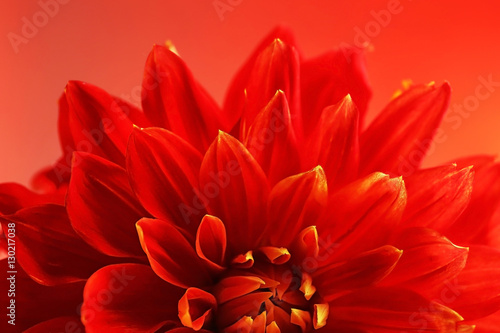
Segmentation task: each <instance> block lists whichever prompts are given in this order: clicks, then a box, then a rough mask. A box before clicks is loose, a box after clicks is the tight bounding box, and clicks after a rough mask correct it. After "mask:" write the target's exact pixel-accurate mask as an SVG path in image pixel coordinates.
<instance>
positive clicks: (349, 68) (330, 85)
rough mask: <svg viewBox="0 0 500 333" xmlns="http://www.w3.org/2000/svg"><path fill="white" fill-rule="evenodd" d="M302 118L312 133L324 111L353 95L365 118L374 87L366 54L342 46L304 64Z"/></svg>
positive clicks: (302, 69) (301, 71)
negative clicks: (366, 64)
mask: <svg viewBox="0 0 500 333" xmlns="http://www.w3.org/2000/svg"><path fill="white" fill-rule="evenodd" d="M300 75H301V87H300V88H301V91H302V112H303V114H302V118H303V121H304V128H305V132H306V133H307V134H312V132H311V131H312V130H313V129H314V127H315V126H316V124H317V122H318V120H319V118H320V115H321V113H322V112H323V109H324V108H325V107H327V106H330V105H333V104H336V103H337V102H339V101H340V100H342V98H343V97H344V96H345V95H347V94H350V95H351V96H352V99H353V101H354V104H356V106H357V108H358V110H359V112H360V114H361V119H362V118H363V116H364V115H365V113H366V111H367V108H368V101H369V100H370V97H371V94H372V92H371V88H370V85H369V84H368V78H367V74H366V68H365V57H364V51H363V50H360V49H357V48H354V47H341V48H339V49H337V50H334V51H331V52H328V53H325V54H323V55H320V56H319V57H316V58H313V59H310V60H307V61H304V62H303V63H302V64H301V70H300Z"/></svg>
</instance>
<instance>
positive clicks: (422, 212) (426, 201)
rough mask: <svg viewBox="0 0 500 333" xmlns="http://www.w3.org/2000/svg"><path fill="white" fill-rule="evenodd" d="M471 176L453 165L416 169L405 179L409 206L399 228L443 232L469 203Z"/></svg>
mask: <svg viewBox="0 0 500 333" xmlns="http://www.w3.org/2000/svg"><path fill="white" fill-rule="evenodd" d="M473 176H474V173H473V172H472V171H471V168H470V167H468V168H464V169H461V170H460V169H457V166H456V165H450V166H442V167H437V168H432V169H426V170H419V171H417V172H415V173H414V174H412V175H411V176H409V177H406V178H405V184H406V190H407V192H408V203H407V205H406V210H405V213H404V215H403V221H404V222H402V223H401V227H416V226H418V227H432V228H433V229H435V230H439V231H444V230H446V228H447V227H448V226H450V225H451V224H452V223H453V222H455V221H456V219H457V218H458V217H459V216H460V214H462V212H463V211H464V209H465V208H466V207H467V205H468V204H469V200H470V196H471V192H472V180H473V178H474V177H473Z"/></svg>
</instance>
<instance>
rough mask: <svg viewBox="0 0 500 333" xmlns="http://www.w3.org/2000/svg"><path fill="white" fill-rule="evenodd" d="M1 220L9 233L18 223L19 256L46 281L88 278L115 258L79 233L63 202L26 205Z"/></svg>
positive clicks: (31, 271) (34, 274)
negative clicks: (104, 253) (59, 203)
mask: <svg viewBox="0 0 500 333" xmlns="http://www.w3.org/2000/svg"><path fill="white" fill-rule="evenodd" d="M0 221H1V222H2V225H3V229H4V232H5V233H8V231H9V228H10V223H15V235H16V236H15V237H16V243H17V244H16V249H17V252H16V255H17V260H19V262H20V263H21V265H22V266H23V268H24V270H25V271H26V272H27V273H28V274H29V275H30V276H31V277H32V278H33V279H34V280H35V281H37V282H39V283H42V284H44V285H56V284H61V283H69V282H75V281H81V280H85V279H87V278H88V277H89V276H90V275H91V274H92V273H93V272H95V271H96V270H97V269H99V268H100V267H102V266H103V265H104V264H106V263H110V261H111V258H109V257H106V256H104V255H102V254H100V253H99V252H97V251H96V250H94V249H93V248H92V247H90V246H89V245H88V244H87V243H85V242H84V241H83V240H82V239H81V238H80V237H79V236H78V235H77V234H76V233H75V231H74V230H73V228H72V227H71V224H70V221H69V219H68V216H67V214H66V210H65V209H64V207H63V206H59V205H52V204H47V205H43V206H35V207H31V208H25V209H22V210H20V211H18V212H17V213H16V214H14V215H9V216H3V217H0Z"/></svg>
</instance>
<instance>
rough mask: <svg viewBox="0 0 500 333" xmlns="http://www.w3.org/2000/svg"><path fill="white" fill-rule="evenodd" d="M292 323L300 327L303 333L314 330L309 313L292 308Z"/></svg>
mask: <svg viewBox="0 0 500 333" xmlns="http://www.w3.org/2000/svg"><path fill="white" fill-rule="evenodd" d="M290 322H291V323H292V324H294V325H297V326H299V327H300V329H301V331H302V333H305V332H308V331H309V330H310V329H311V328H312V318H311V314H310V313H309V312H308V311H303V310H299V309H293V308H292V310H291V314H290Z"/></svg>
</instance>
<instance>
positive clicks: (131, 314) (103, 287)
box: [81, 264, 183, 333]
mask: <svg viewBox="0 0 500 333" xmlns="http://www.w3.org/2000/svg"><path fill="white" fill-rule="evenodd" d="M182 292H183V291H182V289H180V288H177V287H174V286H172V285H171V284H168V283H165V281H163V280H161V279H160V278H159V277H158V276H156V274H155V273H154V272H153V271H152V270H151V269H150V267H149V266H146V265H139V264H119V265H111V266H106V267H104V268H102V269H100V270H98V271H97V272H96V273H95V274H94V275H92V276H91V277H90V278H89V280H88V281H87V284H86V285H85V291H84V303H83V307H82V314H81V315H82V322H83V323H84V324H85V329H86V332H88V333H93V332H95V333H100V332H109V333H119V332H146V331H147V332H154V331H156V329H158V328H159V327H161V326H163V325H164V324H165V322H168V321H174V322H178V321H179V319H178V318H177V301H178V300H179V299H180V298H181V296H182Z"/></svg>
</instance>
